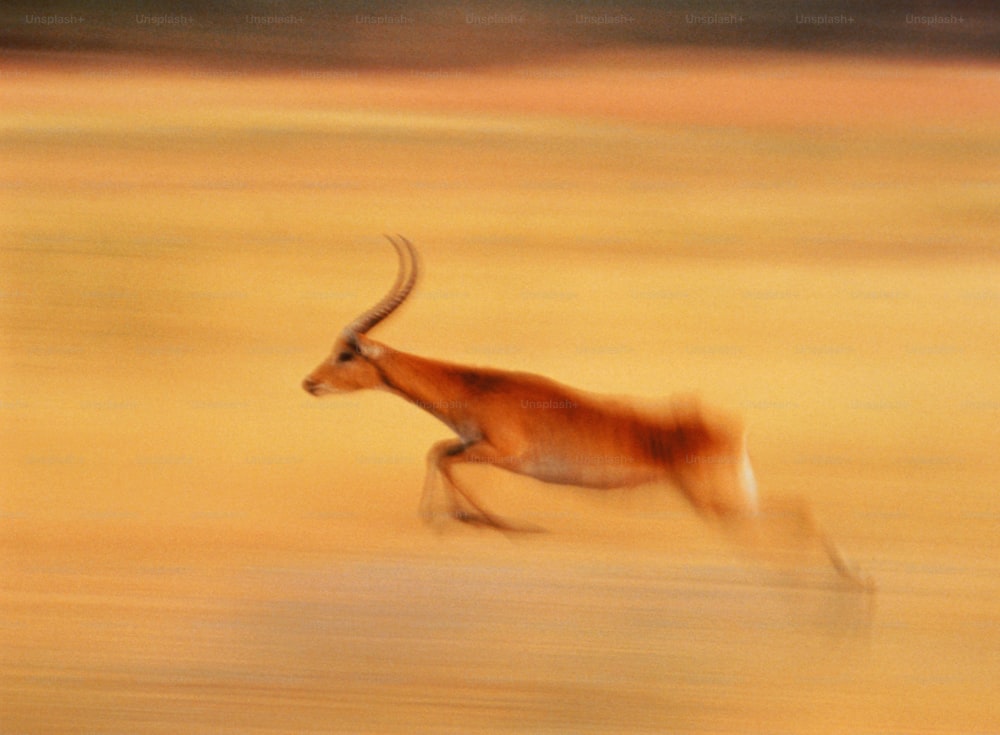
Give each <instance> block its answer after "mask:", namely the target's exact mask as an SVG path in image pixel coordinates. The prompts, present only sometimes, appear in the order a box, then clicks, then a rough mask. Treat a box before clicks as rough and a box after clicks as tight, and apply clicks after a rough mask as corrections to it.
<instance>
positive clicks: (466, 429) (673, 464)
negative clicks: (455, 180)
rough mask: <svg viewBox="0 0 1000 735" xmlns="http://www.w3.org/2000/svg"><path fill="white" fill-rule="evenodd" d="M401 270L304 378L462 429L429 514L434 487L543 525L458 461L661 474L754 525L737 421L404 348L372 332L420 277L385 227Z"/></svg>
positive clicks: (466, 514)
mask: <svg viewBox="0 0 1000 735" xmlns="http://www.w3.org/2000/svg"><path fill="white" fill-rule="evenodd" d="M386 237H387V239H388V240H389V242H390V243H391V244H392V246H393V247H394V248H395V249H396V252H397V254H398V257H399V270H398V273H397V276H396V281H395V283H394V284H393V286H392V288H391V289H389V291H388V292H387V293H386V294H385V296H383V297H382V299H381V300H380V301H379V302H377V303H376V304H375V305H374V306H372V307H371V308H369V309H368V310H367V311H365V312H363V313H362V314H361V315H360V316H358V317H357V318H356V319H355V320H354V321H352V322H351V323H350V324H348V325H347V326H346V327H345V328H344V329H343V331H342V332H341V333H340V335H339V337H338V338H337V340H336V342H335V344H334V346H333V351H332V352H331V354H330V356H329V357H328V358H327V359H326V360H324V361H323V362H322V363H320V365H319V366H318V367H316V369H315V370H313V371H312V373H310V374H309V376H308V377H306V378H305V379H304V380H303V381H302V387H303V388H304V389H305V390H306V391H307V392H308V393H310V394H312V395H313V396H325V395H328V394H334V393H347V392H351V391H356V390H362V389H377V390H384V391H388V392H389V393H393V394H395V395H398V396H400V397H401V398H403V399H405V400H407V401H409V402H410V403H412V404H414V405H415V406H417V407H419V408H421V409H423V410H424V411H427V412H428V413H430V414H431V415H432V416H434V417H435V418H437V419H439V420H440V421H441V422H442V423H444V424H445V425H446V426H448V427H449V428H450V429H451V430H452V431H453V432H454V433H455V434H456V436H457V438H453V439H446V440H443V441H439V442H437V443H436V444H434V445H433V446H432V447H431V449H430V451H429V452H428V454H427V474H426V477H425V480H424V488H423V493H422V495H421V499H420V513H421V516H422V517H423V519H424V520H425V521H428V522H430V521H433V520H434V519H435V516H436V514H435V502H434V498H435V495H437V494H439V490H443V491H444V494H445V501H446V504H445V505H446V508H447V513H448V515H449V516H450V517H452V518H454V519H456V520H458V521H461V522H464V523H467V524H474V525H480V526H487V527H492V528H495V529H499V530H502V531H527V530H540V529H538V528H537V527H525V526H519V525H516V524H513V523H511V522H510V521H508V520H506V519H504V518H501V517H499V516H497V515H495V514H493V513H492V512H490V511H488V510H487V509H486V508H484V507H483V505H482V504H481V503H480V502H479V500H478V499H477V498H476V497H475V496H474V495H473V493H472V492H471V491H470V490H469V488H468V487H466V486H464V485H463V484H462V483H460V482H459V481H458V480H457V479H456V477H455V468H456V467H458V466H459V465H462V464H485V465H490V466H494V467H498V468H501V469H504V470H507V471H508V472H514V473H517V474H521V475H526V476H529V477H533V478H536V479H538V480H541V481H543V482H546V483H555V484H563V485H575V486H580V487H587V488H599V489H610V488H630V487H635V486H638V485H643V484H646V483H654V482H663V483H665V484H669V485H671V486H673V487H675V488H676V489H679V490H680V492H681V494H682V495H683V496H684V497H685V498H686V499H687V501H688V502H689V503H690V505H692V506H693V507H694V508H695V509H696V510H697V511H698V512H699V513H700V514H701V515H703V516H705V517H706V518H710V519H718V520H721V521H723V522H728V523H730V524H732V525H738V524H746V523H751V524H753V523H756V522H757V521H758V520H759V519H760V517H761V505H760V502H759V500H758V496H757V486H756V481H755V479H754V474H753V469H752V468H751V465H750V459H749V457H748V455H747V448H746V432H745V431H744V430H743V428H742V425H741V424H740V423H738V422H737V421H735V420H733V419H731V418H728V417H724V416H722V415H720V414H715V413H713V412H710V411H708V410H706V409H704V408H703V407H702V406H701V405H700V403H699V402H698V401H696V400H693V399H684V400H674V401H673V402H672V404H671V405H670V407H669V408H668V409H667V410H652V409H648V408H642V407H637V406H635V405H633V403H632V402H631V401H628V400H626V399H623V398H619V397H614V396H605V395H599V394H594V393H589V392H585V391H582V390H578V389H575V388H571V387H569V386H566V385H563V384H561V383H557V382H556V381H554V380H551V379H549V378H546V377H542V376H540V375H533V374H530V373H524V372H511V371H506V370H498V369H494V368H486V367H469V366H465V365H458V364H454V363H450V362H443V361H440V360H433V359H430V358H427V357H419V356H417V355H412V354H408V353H405V352H401V351H399V350H395V349H392V348H391V347H388V346H387V345H384V344H382V343H380V342H376V341H375V340H373V339H371V338H370V337H369V336H368V333H369V332H370V331H371V330H372V328H374V327H375V326H376V325H378V324H379V323H381V322H382V321H383V320H385V319H386V318H387V317H389V316H390V315H391V314H392V313H393V312H394V311H396V309H398V308H399V307H400V305H402V304H403V302H404V301H405V300H406V299H407V297H408V296H409V295H410V293H411V292H412V291H413V288H414V286H415V284H416V282H417V276H418V273H419V261H418V256H417V251H416V248H414V246H413V245H412V244H411V243H410V241H409V240H407V239H406V238H405V237H403V236H401V235H397V237H396V238H392V237H389V236H388V235H387V236H386ZM799 515H800V516H801V519H800V525H801V526H802V527H804V528H806V530H807V533H808V534H809V535H811V536H815V537H817V538H818V539H819V541H820V542H821V544H822V546H823V548H824V549H825V551H826V553H827V555H828V556H829V559H830V561H831V562H832V564H833V566H834V568H835V569H836V571H837V572H838V573H839V574H840V575H841V576H842V577H844V578H845V579H846V580H848V581H850V582H852V583H854V584H855V585H857V586H859V587H864V588H870V587H871V582H870V580H868V579H867V578H864V577H863V576H862V575H861V574H860V573H859V572H857V571H856V570H855V569H853V568H852V567H851V566H850V565H849V564H848V563H847V562H846V561H845V559H844V557H843V556H842V555H841V553H840V551H839V550H838V549H837V547H836V546H835V545H834V544H833V543H832V542H831V541H830V540H829V539H828V537H827V536H826V535H825V534H824V533H822V531H820V530H819V529H818V527H817V526H816V525H815V523H814V522H813V521H812V520H811V516H810V515H809V514H808V513H807V512H805V511H803V512H801V513H800V514H799Z"/></svg>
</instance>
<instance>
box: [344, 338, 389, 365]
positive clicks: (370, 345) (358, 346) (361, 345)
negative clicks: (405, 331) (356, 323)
mask: <svg viewBox="0 0 1000 735" xmlns="http://www.w3.org/2000/svg"><path fill="white" fill-rule="evenodd" d="M347 344H349V345H350V346H351V347H352V348H353V349H354V351H355V352H357V353H358V354H359V355H361V356H362V357H365V358H368V359H374V358H377V357H381V356H382V352H383V348H382V345H380V344H379V343H378V342H373V341H372V340H370V339H368V337H366V336H365V335H363V334H353V333H352V334H351V335H350V336H349V337H348V338H347Z"/></svg>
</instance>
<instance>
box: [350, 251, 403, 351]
mask: <svg viewBox="0 0 1000 735" xmlns="http://www.w3.org/2000/svg"><path fill="white" fill-rule="evenodd" d="M397 237H399V239H400V240H401V241H402V243H403V244H402V245H400V244H399V243H398V242H396V241H395V240H393V239H392V238H391V237H389V236H388V235H386V239H387V240H388V241H389V242H391V243H392V246H393V247H394V248H396V252H397V253H399V273H398V274H397V275H396V282H395V283H394V284H392V288H390V289H389V292H388V293H387V294H386V295H385V296H383V297H382V300H381V301H379V302H378V303H377V304H375V306H373V307H371V308H370V309H368V311H366V312H365V313H363V314H362V315H361V316H359V317H358V318H357V319H355V320H354V321H353V322H351V323H350V324H348V325H347V327H346V328H345V329H344V332H345V333H347V334H365V333H366V332H367V331H368V330H369V329H371V328H372V327H374V326H375V325H376V324H378V323H379V322H380V321H382V320H383V319H385V318H386V317H387V316H389V315H390V314H391V313H392V312H394V311H395V310H396V309H397V308H399V305H400V304H402V303H403V302H404V301H405V300H406V297H407V296H409V295H410V291H412V290H413V286H414V284H415V283H416V282H417V272H418V268H417V250H416V248H414V247H413V244H412V243H411V242H410V241H409V240H407V239H406V238H405V237H403V236H402V235H397ZM407 271H409V274H407Z"/></svg>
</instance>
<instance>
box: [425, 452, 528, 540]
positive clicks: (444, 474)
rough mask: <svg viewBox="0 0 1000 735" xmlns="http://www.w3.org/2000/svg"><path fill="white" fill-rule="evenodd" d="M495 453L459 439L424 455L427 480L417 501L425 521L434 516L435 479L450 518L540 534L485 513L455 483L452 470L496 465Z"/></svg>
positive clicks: (475, 501) (480, 505)
mask: <svg viewBox="0 0 1000 735" xmlns="http://www.w3.org/2000/svg"><path fill="white" fill-rule="evenodd" d="M495 455H496V452H495V451H494V450H493V448H492V447H490V446H489V445H487V444H484V443H482V442H475V443H472V444H466V443H465V442H462V441H459V440H444V441H440V442H438V443H436V444H435V445H434V446H433V447H431V450H430V452H428V453H427V477H426V479H425V481H424V491H423V495H422V497H421V501H420V510H421V515H422V517H423V518H424V520H426V521H432V520H433V519H434V517H435V515H436V514H435V512H434V494H435V492H434V491H435V489H436V487H437V484H438V483H437V480H438V478H439V477H440V478H441V484H442V487H443V488H444V490H445V492H446V494H447V496H448V505H449V508H448V513H449V515H451V517H452V518H455V519H456V520H459V521H462V522H463V523H468V524H472V525H481V526H489V527H491V528H496V529H498V530H500V531H518V532H528V531H541V530H542V529H541V528H538V527H537V526H525V525H515V524H513V523H511V522H509V521H507V520H505V519H503V518H501V517H499V516H497V515H495V514H493V513H491V512H490V511H488V510H486V508H484V507H483V506H482V504H481V503H480V502H479V501H478V500H477V499H476V498H475V497H474V496H473V495H472V494H471V493H470V492H469V490H468V489H467V488H465V487H463V486H462V485H461V484H459V483H458V482H456V481H455V478H454V475H453V474H452V469H453V467H454V465H456V464H458V463H460V462H466V463H479V464H498V462H497V461H496V457H495Z"/></svg>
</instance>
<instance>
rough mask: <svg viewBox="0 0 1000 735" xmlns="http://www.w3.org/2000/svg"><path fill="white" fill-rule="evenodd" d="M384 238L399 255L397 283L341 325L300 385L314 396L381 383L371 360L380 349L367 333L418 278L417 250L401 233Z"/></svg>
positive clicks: (380, 378)
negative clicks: (323, 356) (326, 351)
mask: <svg viewBox="0 0 1000 735" xmlns="http://www.w3.org/2000/svg"><path fill="white" fill-rule="evenodd" d="M386 237H387V238H388V240H389V242H391V243H392V246H393V247H394V248H396V252H397V253H398V254H399V273H398V275H397V276H396V282H395V283H394V284H393V285H392V288H391V289H389V292H388V293H387V294H386V295H385V296H383V297H382V300H381V301H379V302H378V303H377V304H375V305H374V306H372V307H371V308H370V309H368V310H367V311H365V312H364V313H363V314H361V315H360V316H359V317H358V318H357V319H355V320H354V321H353V322H351V323H350V324H348V325H347V326H346V327H344V330H343V331H342V332H341V333H340V337H338V338H337V341H336V342H335V343H334V345H333V351H332V352H331V353H330V356H329V357H328V358H327V359H326V360H324V361H323V362H321V363H320V364H319V365H318V366H317V367H316V369H315V370H313V371H312V372H311V373H310V374H309V376H308V377H307V378H306V379H305V380H303V381H302V387H303V388H304V389H305V390H306V392H308V393H311V394H312V395H314V396H324V395H327V394H328V393H347V392H350V391H354V390H361V389H362V388H376V387H378V386H380V385H381V384H382V377H381V375H380V374H379V371H378V370H377V369H376V367H375V366H374V365H373V364H372V362H371V361H372V359H373V358H375V357H377V356H378V354H379V353H380V352H381V351H382V349H383V348H382V347H381V345H379V344H377V343H375V342H373V341H371V340H369V339H368V338H367V337H366V335H367V333H368V331H369V330H370V329H371V328H372V327H374V326H375V325H376V324H378V323H379V322H381V321H382V320H383V319H385V318H386V317H387V316H389V315H390V314H391V313H392V312H394V311H395V310H396V309H397V308H399V306H400V304H402V303H403V301H405V300H406V297H407V296H409V295H410V291H412V290H413V286H414V284H415V283H416V281H417V253H416V250H415V249H414V247H413V245H412V244H411V243H410V241H409V240H407V239H406V238H405V237H403V236H402V235H399V236H398V238H399V242H397V241H396V240H394V239H393V238H391V237H389V236H388V235H387V236H386Z"/></svg>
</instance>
